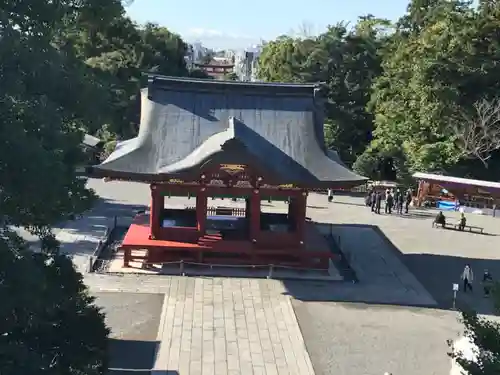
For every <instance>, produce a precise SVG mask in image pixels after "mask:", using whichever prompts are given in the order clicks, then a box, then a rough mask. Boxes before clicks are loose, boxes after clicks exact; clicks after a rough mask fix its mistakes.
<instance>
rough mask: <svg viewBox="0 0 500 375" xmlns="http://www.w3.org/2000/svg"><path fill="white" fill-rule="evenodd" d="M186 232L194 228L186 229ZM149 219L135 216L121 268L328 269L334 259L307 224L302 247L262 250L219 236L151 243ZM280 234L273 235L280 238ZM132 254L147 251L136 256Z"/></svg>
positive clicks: (323, 241)
mask: <svg viewBox="0 0 500 375" xmlns="http://www.w3.org/2000/svg"><path fill="white" fill-rule="evenodd" d="M185 229H186V230H190V229H192V230H193V231H195V230H196V228H185ZM150 234H151V229H150V226H149V216H148V215H140V216H137V217H136V218H135V220H134V222H133V223H132V225H131V226H130V227H129V229H128V231H127V233H126V235H125V238H124V239H123V242H122V245H121V249H122V250H124V252H125V256H124V266H127V263H128V262H129V261H137V260H141V261H142V262H143V263H146V264H161V263H167V262H172V261H180V260H183V261H185V262H195V263H206V264H219V265H220V264H231V265H234V264H242V265H243V264H245V265H264V264H265V265H268V264H279V265H286V266H291V267H308V268H318V269H320V268H321V269H327V268H328V267H329V260H330V259H331V258H333V257H334V255H333V254H332V253H331V251H330V248H329V245H328V243H327V241H326V240H325V238H324V237H323V236H322V235H321V234H320V233H319V231H318V230H317V229H316V227H315V226H314V224H312V223H306V227H305V238H304V244H303V245H302V246H300V247H287V248H276V247H275V246H274V247H273V248H271V247H265V246H262V245H260V246H259V244H258V243H256V244H254V243H252V242H251V241H249V240H239V241H233V240H223V239H222V237H221V236H220V235H217V234H215V235H210V234H205V235H204V236H202V237H200V238H199V239H198V241H197V242H196V243H190V242H181V241H167V240H153V239H150ZM279 234H280V233H276V234H274V233H273V234H272V235H273V236H277V237H279ZM132 250H146V251H145V255H141V256H138V255H136V254H134V253H133V252H132Z"/></svg>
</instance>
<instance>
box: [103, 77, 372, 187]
mask: <svg viewBox="0 0 500 375" xmlns="http://www.w3.org/2000/svg"><path fill="white" fill-rule="evenodd" d="M318 90H319V88H318V87H317V86H316V85H297V84H267V83H242V82H214V81H207V80H193V79H189V80H188V79H181V78H166V77H154V79H152V80H151V82H150V84H149V87H148V88H147V89H144V90H142V113H141V124H140V130H139V135H138V136H137V137H136V138H134V139H131V140H128V141H125V142H122V143H120V144H119V145H118V146H117V148H116V150H115V151H114V152H113V153H112V154H111V155H110V157H109V158H108V159H107V160H106V161H104V162H103V163H102V164H101V165H99V166H96V167H95V172H96V174H98V175H101V176H106V175H107V176H110V177H117V176H121V177H125V176H127V175H128V176H129V178H131V179H139V180H147V178H148V177H149V178H151V176H159V175H175V174H179V173H187V172H188V171H193V170H197V169H199V168H200V167H201V166H202V165H203V164H204V163H205V162H206V161H207V160H208V159H214V160H220V161H221V162H222V163H244V162H246V161H252V162H253V163H256V164H258V165H260V166H261V167H262V168H263V169H265V170H266V171H267V172H268V173H269V174H271V175H272V176H274V177H275V178H277V179H279V180H280V182H281V183H296V184H299V185H302V186H305V187H316V186H322V185H323V186H324V185H328V184H330V183H356V182H363V181H364V178H363V177H361V176H358V175H357V174H355V173H354V172H352V171H350V170H349V169H348V168H346V167H345V166H344V165H343V164H342V162H341V161H340V160H339V159H338V157H336V158H335V157H334V158H331V157H329V154H328V153H327V151H326V150H325V146H324V139H323V118H322V115H323V105H322V102H321V98H320V97H319V96H318ZM229 145H236V146H234V147H233V148H232V150H233V152H229V151H226V148H229ZM226 146H227V147H226ZM223 149H224V150H223ZM235 150H236V151H237V152H234V151H235ZM236 159H237V160H236Z"/></svg>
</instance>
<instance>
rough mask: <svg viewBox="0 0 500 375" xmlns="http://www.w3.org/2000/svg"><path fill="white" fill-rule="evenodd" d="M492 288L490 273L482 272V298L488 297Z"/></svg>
mask: <svg viewBox="0 0 500 375" xmlns="http://www.w3.org/2000/svg"><path fill="white" fill-rule="evenodd" d="M492 287H493V276H491V273H490V271H488V270H484V273H483V290H484V296H485V297H489V296H490V292H491V288H492Z"/></svg>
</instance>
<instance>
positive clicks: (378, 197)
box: [375, 191, 382, 215]
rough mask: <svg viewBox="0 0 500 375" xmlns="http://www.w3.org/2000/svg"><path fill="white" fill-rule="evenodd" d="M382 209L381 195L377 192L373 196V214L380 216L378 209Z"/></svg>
mask: <svg viewBox="0 0 500 375" xmlns="http://www.w3.org/2000/svg"><path fill="white" fill-rule="evenodd" d="M381 207H382V193H381V192H380V191H379V192H377V194H375V213H376V214H379V215H380V208H381Z"/></svg>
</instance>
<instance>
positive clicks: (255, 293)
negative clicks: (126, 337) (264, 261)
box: [85, 274, 314, 375]
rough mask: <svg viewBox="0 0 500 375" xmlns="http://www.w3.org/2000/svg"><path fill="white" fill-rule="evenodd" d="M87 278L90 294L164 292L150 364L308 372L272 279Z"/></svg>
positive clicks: (285, 299)
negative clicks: (156, 344) (154, 356)
mask: <svg viewBox="0 0 500 375" xmlns="http://www.w3.org/2000/svg"><path fill="white" fill-rule="evenodd" d="M85 282H86V284H87V285H88V286H89V287H90V289H91V291H95V292H106V291H107V292H128V293H130V292H136V293H137V292H139V293H165V302H164V305H163V313H162V319H161V322H160V329H159V332H158V341H161V343H160V346H159V350H158V352H157V359H156V364H155V369H156V370H170V371H173V370H177V371H179V373H180V374H183V375H184V374H186V375H187V374H192V375H197V374H200V375H204V374H217V375H219V374H234V375H236V374H243V375H244V374H254V375H257V374H269V375H272V374H279V375H281V374H297V375H313V374H314V371H313V368H312V364H311V361H310V359H309V355H308V353H307V350H306V347H305V344H304V341H303V339H302V334H301V331H300V328H299V325H298V323H297V320H296V317H295V313H294V311H293V308H292V305H291V302H290V297H289V296H288V295H287V293H286V290H285V288H284V286H283V284H282V283H281V282H279V281H277V280H265V279H264V280H257V279H237V278H231V279H229V278H191V277H181V276H155V277H151V276H142V275H125V276H109V275H97V274H88V275H86V276H85Z"/></svg>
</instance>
